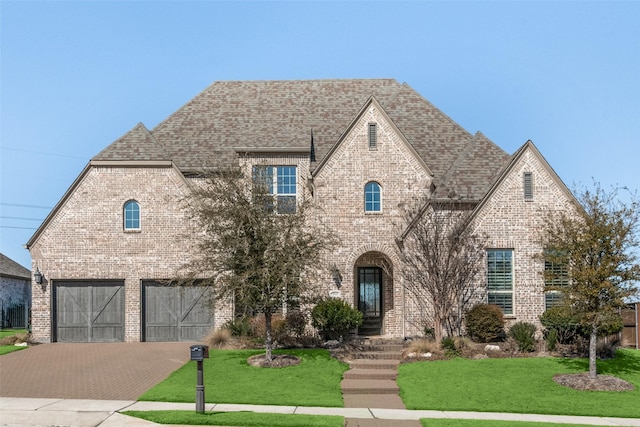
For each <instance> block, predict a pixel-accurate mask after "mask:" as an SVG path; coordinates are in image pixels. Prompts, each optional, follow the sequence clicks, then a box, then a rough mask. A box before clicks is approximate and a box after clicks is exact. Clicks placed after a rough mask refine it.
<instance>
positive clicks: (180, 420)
mask: <svg viewBox="0 0 640 427" xmlns="http://www.w3.org/2000/svg"><path fill="white" fill-rule="evenodd" d="M123 414H125V415H129V416H131V417H137V418H142V419H145V420H147V421H151V422H154V423H156V424H163V425H172V424H179V425H206V426H243V427H261V426H269V427H297V426H300V427H342V426H343V425H344V418H343V417H338V416H333V415H302V414H299V415H295V414H268V413H258V412H206V413H204V414H197V413H195V412H191V411H126V412H123Z"/></svg>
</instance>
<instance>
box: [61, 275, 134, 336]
mask: <svg viewBox="0 0 640 427" xmlns="http://www.w3.org/2000/svg"><path fill="white" fill-rule="evenodd" d="M54 292H55V299H54V301H55V307H54V317H55V321H56V341H58V342H114V341H124V283H123V282H93V281H89V282H58V283H55V284H54Z"/></svg>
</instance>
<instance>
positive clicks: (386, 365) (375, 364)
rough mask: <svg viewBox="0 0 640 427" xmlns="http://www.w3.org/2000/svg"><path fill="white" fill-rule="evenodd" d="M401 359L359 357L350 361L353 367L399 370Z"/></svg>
mask: <svg viewBox="0 0 640 427" xmlns="http://www.w3.org/2000/svg"><path fill="white" fill-rule="evenodd" d="M398 365H400V360H379V359H357V360H354V361H352V362H351V363H349V366H350V367H351V369H393V370H395V371H397V370H398Z"/></svg>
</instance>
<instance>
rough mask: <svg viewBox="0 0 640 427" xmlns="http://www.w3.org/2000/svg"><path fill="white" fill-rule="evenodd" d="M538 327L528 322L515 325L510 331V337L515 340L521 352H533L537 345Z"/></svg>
mask: <svg viewBox="0 0 640 427" xmlns="http://www.w3.org/2000/svg"><path fill="white" fill-rule="evenodd" d="M537 329H538V328H536V325H534V324H533V323H527V322H518V323H515V324H514V325H513V326H511V328H510V329H509V337H511V338H513V339H514V341H515V342H516V344H517V346H518V350H520V351H533V350H534V348H535V344H536V338H535V334H536V330H537Z"/></svg>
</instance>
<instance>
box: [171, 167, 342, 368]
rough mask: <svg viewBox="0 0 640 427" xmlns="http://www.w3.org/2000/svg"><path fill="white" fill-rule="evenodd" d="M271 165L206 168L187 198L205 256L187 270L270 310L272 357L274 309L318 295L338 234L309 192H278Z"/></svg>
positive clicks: (221, 291)
mask: <svg viewBox="0 0 640 427" xmlns="http://www.w3.org/2000/svg"><path fill="white" fill-rule="evenodd" d="M264 171H265V169H257V168H256V167H254V169H253V172H249V170H248V168H244V169H243V168H240V167H238V168H233V169H225V170H219V171H216V172H209V173H203V175H202V177H201V179H199V180H198V181H199V185H198V186H196V188H194V191H193V193H192V194H191V195H190V196H189V198H188V199H187V200H186V202H187V203H188V205H189V208H190V212H192V214H193V219H194V222H195V225H196V227H197V228H198V229H199V230H200V234H198V237H197V256H196V257H195V259H194V260H192V261H190V262H189V263H188V264H187V265H185V267H184V270H183V271H184V272H186V276H187V277H190V278H196V277H203V276H204V277H208V278H209V279H208V280H205V281H204V282H202V283H203V284H209V285H212V287H213V289H214V295H215V298H216V299H217V300H220V299H225V300H234V302H235V304H236V306H244V307H249V308H251V309H252V310H253V311H255V312H262V313H264V318H265V326H266V328H265V329H266V336H265V349H266V358H267V360H269V361H271V360H272V346H273V339H272V332H271V331H272V330H271V319H272V315H273V313H274V312H276V311H277V310H278V309H281V308H283V306H285V305H287V304H289V303H291V302H292V301H295V302H299V300H300V298H302V297H304V296H308V295H309V294H313V292H312V289H313V288H314V285H316V284H318V282H319V278H318V273H319V270H320V265H321V264H322V256H323V254H324V252H325V251H327V250H329V249H330V248H331V247H332V246H333V244H334V242H335V239H334V237H333V235H332V233H331V232H329V231H327V230H326V229H325V228H323V227H322V226H321V225H320V224H319V222H318V220H319V216H318V217H316V216H315V215H314V213H315V208H314V206H313V204H312V200H311V199H310V198H308V197H306V196H305V194H304V193H305V191H303V190H300V191H298V192H297V193H298V195H297V196H296V195H295V194H294V195H293V196H287V197H277V196H274V195H273V194H272V191H271V188H272V183H271V182H268V179H267V178H270V177H272V175H271V174H265V173H264ZM256 172H257V173H256ZM299 188H302V185H299Z"/></svg>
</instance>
